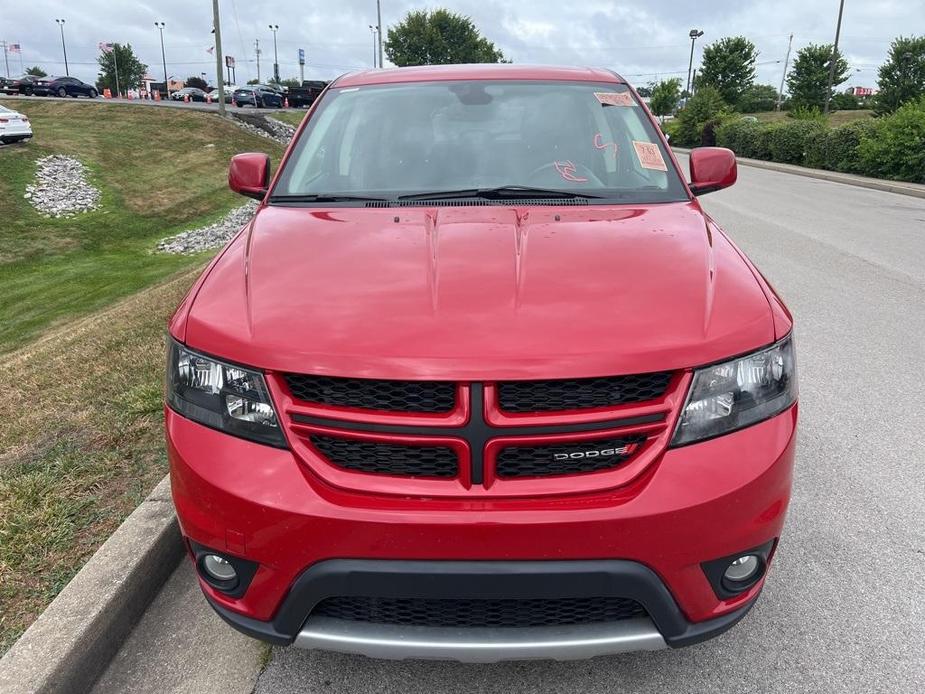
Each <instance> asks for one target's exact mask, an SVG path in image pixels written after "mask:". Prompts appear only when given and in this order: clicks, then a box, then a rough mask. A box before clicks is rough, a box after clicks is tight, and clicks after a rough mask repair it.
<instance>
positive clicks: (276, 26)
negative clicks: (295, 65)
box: [270, 24, 279, 84]
mask: <svg viewBox="0 0 925 694" xmlns="http://www.w3.org/2000/svg"><path fill="white" fill-rule="evenodd" d="M270 31H272V32H273V79H274V80H275V81H276V84H279V53H278V52H277V50H276V32H277V31H279V24H271V25H270Z"/></svg>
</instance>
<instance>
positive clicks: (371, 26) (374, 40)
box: [369, 24, 379, 69]
mask: <svg viewBox="0 0 925 694" xmlns="http://www.w3.org/2000/svg"><path fill="white" fill-rule="evenodd" d="M369 30H370V32H371V33H372V35H373V69H375V68H376V55H377V53H378V49H377V48H376V45H377V41H376V35H377V34H378V33H379V30H378V29H377V28H376V27H374V26H373V25H372V24H370V25H369Z"/></svg>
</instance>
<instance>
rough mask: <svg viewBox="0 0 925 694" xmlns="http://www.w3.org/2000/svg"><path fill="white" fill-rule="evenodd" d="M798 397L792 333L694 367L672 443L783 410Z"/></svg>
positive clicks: (724, 430) (726, 430)
mask: <svg viewBox="0 0 925 694" xmlns="http://www.w3.org/2000/svg"><path fill="white" fill-rule="evenodd" d="M796 399H797V373H796V360H795V358H794V353H793V338H792V337H791V336H789V335H788V336H787V337H786V338H784V339H783V340H781V341H780V342H778V343H777V344H775V345H773V346H771V347H768V348H766V349H763V350H761V351H758V352H754V353H752V354H749V355H747V356H744V357H739V358H738V359H733V360H732V361H727V362H725V363H723V364H716V365H714V366H707V367H705V368H702V369H697V370H696V371H695V372H694V380H693V381H692V382H691V389H690V393H689V394H688V396H687V402H686V403H685V405H684V411H683V412H682V413H681V417H680V419H679V420H678V427H677V429H676V430H675V433H674V439H672V442H671V445H672V446H681V445H684V444H686V443H693V442H694V441H700V440H702V439H708V438H712V437H714V436H719V435H720V434H728V433H729V432H730V431H735V430H736V429H741V428H742V427H747V426H749V425H750V424H755V423H757V422H760V421H762V420H765V419H768V418H769V417H773V416H774V415H776V414H778V413H780V412H783V411H784V410H786V409H787V408H788V407H790V405H792V404H793V403H794V402H795V401H796Z"/></svg>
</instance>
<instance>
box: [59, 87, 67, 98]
mask: <svg viewBox="0 0 925 694" xmlns="http://www.w3.org/2000/svg"><path fill="white" fill-rule="evenodd" d="M58 96H60V97H61V98H62V99H63V98H64V97H66V96H67V89H65V88H64V87H58Z"/></svg>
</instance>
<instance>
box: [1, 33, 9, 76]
mask: <svg viewBox="0 0 925 694" xmlns="http://www.w3.org/2000/svg"><path fill="white" fill-rule="evenodd" d="M0 43H2V44H3V62H4V63H6V76H7V77H9V76H10V59H9V58H8V57H7V55H6V41H0Z"/></svg>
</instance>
